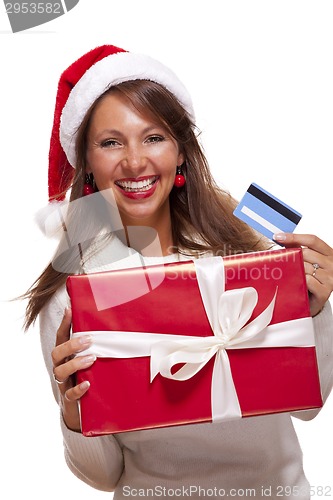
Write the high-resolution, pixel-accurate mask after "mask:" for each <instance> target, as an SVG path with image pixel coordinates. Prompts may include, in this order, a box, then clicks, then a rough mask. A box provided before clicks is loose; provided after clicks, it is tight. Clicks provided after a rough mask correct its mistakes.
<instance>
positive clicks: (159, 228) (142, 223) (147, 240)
mask: <svg viewBox="0 0 333 500" xmlns="http://www.w3.org/2000/svg"><path fill="white" fill-rule="evenodd" d="M123 224H124V228H125V234H126V242H127V245H128V246H130V247H131V248H134V250H136V251H137V252H140V253H141V254H142V255H144V256H145V257H159V256H162V255H163V256H166V255H170V254H172V253H175V251H176V249H175V248H174V243H173V238H172V227H171V216H170V211H169V210H168V211H167V212H166V213H164V216H163V217H161V216H159V217H158V218H156V220H153V219H151V218H149V219H140V220H135V219H132V220H126V221H125V220H123Z"/></svg>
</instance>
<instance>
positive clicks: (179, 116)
mask: <svg viewBox="0 0 333 500" xmlns="http://www.w3.org/2000/svg"><path fill="white" fill-rule="evenodd" d="M115 92H118V93H120V94H121V95H123V96H125V97H126V98H127V99H129V101H130V102H131V103H132V105H133V106H134V107H135V108H136V109H137V110H138V111H139V112H140V113H142V114H144V115H146V116H147V114H148V115H149V116H151V117H153V119H154V120H157V122H158V123H161V124H162V125H163V126H164V127H166V128H167V130H168V132H169V133H170V134H171V135H172V136H173V138H174V139H175V140H176V141H177V143H178V146H179V148H180V151H181V152H182V153H183V154H184V157H185V163H184V165H183V171H184V175H185V177H186V184H185V186H184V187H183V188H182V189H173V190H172V191H171V193H170V210H171V221H172V232H173V243H174V248H176V249H177V250H178V251H179V252H181V253H183V254H186V253H190V254H192V255H193V253H196V254H202V253H205V252H212V253H213V254H214V255H221V256H224V255H231V254H235V253H244V252H249V251H254V250H263V249H266V248H268V244H267V241H266V240H265V239H264V238H262V237H260V235H258V234H257V233H255V232H254V231H252V229H251V228H250V227H249V226H247V225H246V224H244V223H243V222H242V221H240V220H239V219H237V218H236V217H234V216H233V210H234V208H235V206H236V204H237V203H236V201H235V200H234V199H233V198H232V196H231V195H230V194H229V193H228V192H227V191H225V190H223V189H221V188H220V187H219V186H218V185H217V184H216V182H215V180H214V179H213V177H212V174H211V172H210V169H209V166H208V163H207V160H206V158H205V155H204V153H203V151H202V148H201V145H200V143H199V140H198V133H197V130H196V128H195V126H194V124H193V123H192V121H191V119H190V117H189V116H188V114H187V112H186V111H185V110H184V108H183V107H182V106H181V104H180V103H179V102H178V101H177V100H176V99H175V97H174V95H173V94H171V93H170V92H169V91H168V90H167V89H166V88H164V87H163V86H162V85H160V84H157V83H154V82H151V81H147V80H133V81H127V82H123V83H120V84H118V85H116V86H113V87H111V88H110V89H108V90H107V91H106V92H105V93H104V94H103V95H102V96H100V97H99V98H98V99H97V100H96V101H95V103H94V104H93V105H92V106H91V108H90V109H89V111H88V112H87V114H86V116H85V118H84V120H83V122H82V124H81V126H80V128H79V130H78V137H77V142H76V155H77V165H76V170H75V175H74V178H73V182H72V186H71V195H70V200H71V201H73V200H76V199H78V198H80V197H82V192H83V184H84V179H85V171H86V149H87V132H88V129H89V125H90V120H91V116H92V113H93V111H94V109H95V107H96V105H97V103H98V102H99V101H100V100H101V99H103V97H104V96H105V95H106V94H108V93H115ZM68 274H69V273H64V272H61V271H57V270H56V269H54V267H53V265H52V263H50V264H49V265H48V266H47V268H46V269H45V270H44V271H43V273H42V274H41V275H40V276H39V278H38V279H37V280H36V281H35V282H34V283H33V285H32V286H31V288H30V289H29V290H28V291H27V292H26V294H25V295H24V296H23V297H24V298H28V299H29V300H28V305H27V309H26V318H25V328H26V329H27V328H28V327H29V326H30V325H31V324H32V323H33V322H34V321H35V320H36V318H37V316H38V314H39V312H40V311H41V309H42V308H43V307H44V305H45V304H46V303H47V302H48V300H49V299H50V298H51V297H52V295H53V294H54V293H55V292H56V291H57V290H58V288H59V287H61V286H62V285H63V284H64V283H65V282H66V279H67V276H68Z"/></svg>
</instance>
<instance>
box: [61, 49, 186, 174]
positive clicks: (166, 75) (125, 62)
mask: <svg viewBox="0 0 333 500" xmlns="http://www.w3.org/2000/svg"><path fill="white" fill-rule="evenodd" d="M129 80H151V81H154V82H156V83H160V84H161V85H163V86H164V87H165V88H166V89H168V90H169V91H170V92H171V93H172V94H174V95H175V97H176V98H177V99H178V100H179V102H180V103H181V104H182V105H183V106H184V108H185V109H186V111H187V112H188V113H189V115H190V117H191V118H192V119H193V120H194V111H193V105H192V100H191V97H190V95H189V93H188V91H187V90H186V88H185V86H184V85H183V83H182V82H181V81H180V80H179V78H178V77H177V76H176V74H175V73H174V72H173V71H171V70H170V69H169V68H167V67H166V66H164V65H163V64H162V63H160V62H159V61H156V60H155V59H152V58H151V57H149V56H146V55H142V54H132V53H130V52H118V53H117V54H112V55H110V56H107V57H105V58H104V59H102V60H100V61H98V62H97V63H95V64H94V65H93V66H91V67H90V68H89V69H88V70H87V71H86V72H85V74H84V75H83V76H82V78H81V79H80V80H79V81H78V83H77V84H76V85H75V87H74V88H73V89H72V91H71V93H70V94H69V97H68V99H67V102H66V104H65V106H64V108H63V111H62V115H61V121H60V132H59V133H60V142H61V146H62V148H63V150H64V151H65V153H66V156H67V159H68V161H69V163H70V164H71V165H72V167H74V168H75V164H76V154H75V141H76V136H77V130H78V128H79V126H80V125H81V123H82V121H83V119H84V117H85V115H86V113H87V111H88V109H89V108H90V106H91V105H92V104H93V103H94V102H95V100H96V99H97V98H98V97H99V96H101V95H102V94H103V93H104V92H105V91H106V90H107V89H108V88H109V87H111V86H112V85H117V84H118V83H121V82H125V81H129Z"/></svg>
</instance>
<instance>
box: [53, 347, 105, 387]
mask: <svg viewBox="0 0 333 500" xmlns="http://www.w3.org/2000/svg"><path fill="white" fill-rule="evenodd" d="M95 361H96V356H95V355H94V354H88V355H87V356H78V357H76V358H73V359H71V360H70V361H67V362H66V363H63V364H61V365H59V366H55V367H54V369H53V374H54V376H55V379H56V380H57V381H58V382H60V384H62V383H64V382H66V381H67V380H68V379H69V378H70V377H71V376H72V375H74V373H76V372H77V371H78V370H84V369H86V368H89V367H90V366H91V365H92V364H93V363H94V362H95Z"/></svg>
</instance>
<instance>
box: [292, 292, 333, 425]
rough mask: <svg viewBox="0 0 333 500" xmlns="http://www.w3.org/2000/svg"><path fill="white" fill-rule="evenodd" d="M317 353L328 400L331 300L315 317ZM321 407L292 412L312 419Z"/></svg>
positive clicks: (332, 380) (332, 365) (332, 370)
mask: <svg viewBox="0 0 333 500" xmlns="http://www.w3.org/2000/svg"><path fill="white" fill-rule="evenodd" d="M313 323H314V330H315V344H316V354H317V362H318V370H319V379H320V386H321V393H322V397H323V402H324V403H325V401H326V400H327V398H328V396H329V394H330V392H331V390H332V386H333V317H332V308H331V304H330V302H327V303H326V304H325V307H324V309H323V310H322V311H321V312H320V313H319V314H318V315H317V316H315V317H314V318H313ZM319 411H320V409H315V410H306V411H299V412H294V413H292V416H293V417H297V418H299V419H301V420H311V419H313V418H314V417H315V416H316V415H317V414H318V413H319Z"/></svg>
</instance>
